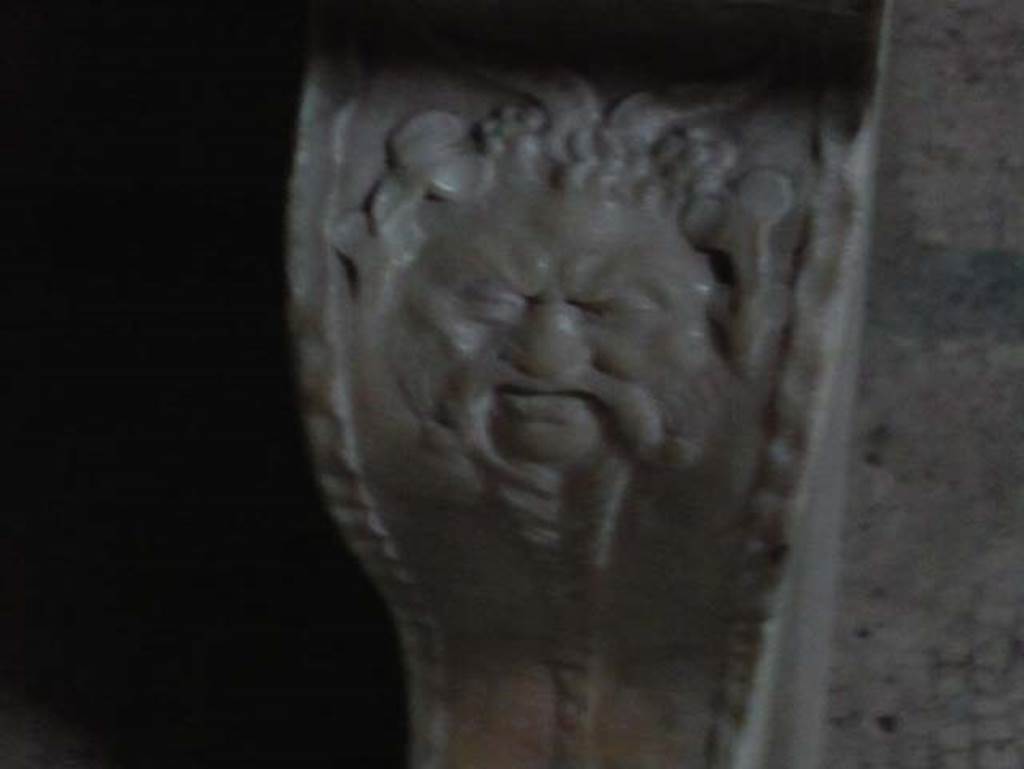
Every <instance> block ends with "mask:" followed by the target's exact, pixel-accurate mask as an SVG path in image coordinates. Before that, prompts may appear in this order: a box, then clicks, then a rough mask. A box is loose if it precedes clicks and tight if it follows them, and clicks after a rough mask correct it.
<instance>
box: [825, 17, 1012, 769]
mask: <svg viewBox="0 0 1024 769" xmlns="http://www.w3.org/2000/svg"><path fill="white" fill-rule="evenodd" d="M894 10H895V13H894V19H893V21H894V24H893V45H892V55H891V64H890V81H889V91H888V99H887V108H888V113H887V115H886V117H885V120H884V130H883V136H882V142H883V144H882V150H883V151H882V158H881V167H880V177H879V195H878V197H879V215H878V216H879V218H878V230H877V237H876V248H875V252H874V256H873V263H872V278H871V283H870V299H869V308H868V321H867V328H866V337H865V355H864V364H863V373H862V378H861V379H862V381H861V404H860V408H859V416H858V430H857V432H858V436H859V450H858V451H856V452H855V454H854V456H855V459H856V462H855V469H854V474H853V477H852V488H851V490H852V502H851V509H850V512H849V516H848V520H847V529H846V544H845V562H844V567H843V568H844V580H843V585H842V598H841V606H840V620H839V623H838V626H837V629H836V633H837V636H836V644H835V648H836V657H835V660H834V675H833V684H832V707H831V712H830V714H829V717H830V738H831V739H830V754H829V758H828V761H827V763H826V765H827V766H828V767H829V769H954V768H956V769H1019V768H1020V767H1022V766H1024V4H1021V3H1019V2H1017V0H896V4H895V9H894Z"/></svg>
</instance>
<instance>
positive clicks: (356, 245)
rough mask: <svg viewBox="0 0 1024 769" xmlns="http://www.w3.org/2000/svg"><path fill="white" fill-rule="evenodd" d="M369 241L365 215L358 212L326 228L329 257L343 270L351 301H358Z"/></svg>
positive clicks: (342, 217) (349, 213) (347, 214)
mask: <svg viewBox="0 0 1024 769" xmlns="http://www.w3.org/2000/svg"><path fill="white" fill-rule="evenodd" d="M369 240H370V230H369V227H368V225H367V221H366V215H365V214H363V213H362V212H359V211H351V212H348V213H346V214H344V215H343V216H341V217H340V218H339V219H337V220H336V221H335V222H333V223H332V224H331V225H330V226H329V227H328V231H327V243H328V246H329V248H330V250H331V255H332V256H333V257H334V258H335V259H337V260H338V262H339V263H340V264H341V267H342V269H343V270H344V274H345V280H346V283H347V284H348V290H349V295H350V297H351V298H352V299H353V300H358V299H359V293H360V290H361V288H362V283H363V272H364V270H363V267H364V264H363V259H364V254H365V251H366V248H367V246H368V245H369Z"/></svg>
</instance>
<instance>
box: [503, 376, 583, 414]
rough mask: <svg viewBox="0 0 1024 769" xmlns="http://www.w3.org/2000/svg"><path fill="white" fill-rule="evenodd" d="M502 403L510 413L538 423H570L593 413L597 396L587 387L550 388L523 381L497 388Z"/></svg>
mask: <svg viewBox="0 0 1024 769" xmlns="http://www.w3.org/2000/svg"><path fill="white" fill-rule="evenodd" d="M497 392H498V396H499V398H500V400H501V403H502V405H503V406H504V407H505V408H507V410H508V411H509V412H510V416H513V417H516V418H518V419H526V420H530V421H535V422H549V423H552V424H566V423H569V422H573V421H575V420H577V419H578V418H579V417H580V416H581V414H582V413H583V412H589V411H590V407H591V404H592V403H593V402H594V400H595V399H594V395H593V394H592V393H588V392H586V391H584V390H573V389H547V388H543V387H535V386H530V385H521V384H507V385H500V386H499V387H498V388H497Z"/></svg>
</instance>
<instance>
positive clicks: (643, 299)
mask: <svg viewBox="0 0 1024 769" xmlns="http://www.w3.org/2000/svg"><path fill="white" fill-rule="evenodd" d="M569 304H571V305H572V306H573V307H576V308H577V309H579V310H580V311H582V312H583V313H584V314H586V315H588V316H590V317H594V318H609V319H614V318H625V317H631V316H636V315H641V314H644V313H652V312H660V311H661V310H662V309H664V308H663V306H662V304H661V302H659V301H658V300H657V299H656V298H655V297H654V296H652V295H651V294H649V293H648V292H646V291H643V290H640V289H631V290H625V291H622V292H620V293H617V294H613V295H611V296H607V297H601V298H599V299H575V300H572V301H570V302H569Z"/></svg>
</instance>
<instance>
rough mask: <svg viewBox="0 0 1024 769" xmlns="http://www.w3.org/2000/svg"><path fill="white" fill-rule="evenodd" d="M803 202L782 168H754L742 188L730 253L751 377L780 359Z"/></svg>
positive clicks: (742, 350)
mask: <svg viewBox="0 0 1024 769" xmlns="http://www.w3.org/2000/svg"><path fill="white" fill-rule="evenodd" d="M798 203H799V201H798V200H797V192H796V189H795V187H794V184H793V181H792V179H791V178H790V177H789V176H788V175H787V174H785V173H783V172H781V171H778V170H776V169H771V168H758V169H754V170H752V171H750V172H749V173H748V174H747V175H746V176H744V177H743V179H741V180H740V182H739V184H738V185H737V188H736V195H735V200H734V205H733V206H732V211H731V215H730V222H729V226H728V230H729V241H730V248H729V251H730V253H732V254H733V257H734V260H735V268H736V282H737V287H738V290H739V295H738V299H739V308H738V317H737V334H738V337H739V340H740V345H739V349H738V352H739V353H740V355H741V364H742V365H743V366H744V368H745V369H746V370H747V371H749V372H750V373H751V374H757V373H759V372H761V371H763V369H764V367H765V366H766V365H769V364H770V363H771V362H772V361H773V360H774V359H775V356H776V355H777V352H778V345H779V343H780V341H781V338H782V334H783V332H784V330H785V326H786V323H787V321H788V312H789V310H788V308H789V304H790V297H791V294H792V276H793V270H794V266H795V259H796V251H797V249H798V248H799V236H800V233H799V227H798V226H797V225H798V222H797V217H796V216H795V215H796V213H797V212H798V209H799V205H798Z"/></svg>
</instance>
